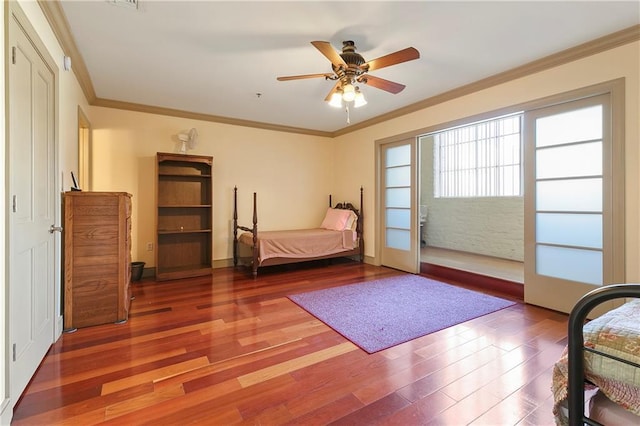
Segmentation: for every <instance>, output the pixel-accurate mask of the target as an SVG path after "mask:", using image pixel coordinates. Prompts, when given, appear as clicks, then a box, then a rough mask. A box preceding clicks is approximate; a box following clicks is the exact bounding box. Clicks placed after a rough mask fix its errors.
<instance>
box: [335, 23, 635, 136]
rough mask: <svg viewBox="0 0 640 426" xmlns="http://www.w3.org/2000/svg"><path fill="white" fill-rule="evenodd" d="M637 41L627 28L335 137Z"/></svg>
mask: <svg viewBox="0 0 640 426" xmlns="http://www.w3.org/2000/svg"><path fill="white" fill-rule="evenodd" d="M638 40H640V25H634V26H632V27H629V28H625V29H624V30H621V31H617V32H615V33H612V34H609V35H606V36H603V37H600V38H597V39H595V40H592V41H588V42H586V43H583V44H580V45H578V46H574V47H570V48H569V49H566V50H562V51H560V52H557V53H554V54H552V55H549V56H545V57H543V58H540V59H537V60H535V61H532V62H529V63H526V64H524V65H521V66H518V67H516V68H512V69H510V70H507V71H504V72H501V73H499V74H495V75H492V76H490V77H487V78H484V79H482V80H478V81H476V82H473V83H470V84H467V85H464V86H460V87H457V88H455V89H452V90H449V91H447V92H443V93H441V94H438V95H435V96H432V97H430V98H427V99H424V100H422V101H420V102H416V103H414V104H411V105H407V106H406V107H403V108H399V109H396V110H394V111H391V112H389V113H387V114H383V115H380V116H378V117H374V118H372V119H370V120H366V121H362V122H360V123H357V124H355V125H353V126H350V127H347V128H344V129H341V130H338V131H336V132H334V136H340V135H344V134H347V133H350V132H353V131H355V130H359V129H363V128H365V127H369V126H373V125H374V124H379V123H382V122H384V121H388V120H391V119H393V118H398V117H401V116H403V115H407V114H410V113H412V112H416V111H420V110H422V109H425V108H428V107H431V106H434V105H437V104H441V103H443V102H447V101H450V100H453V99H456V98H459V97H462V96H466V95H470V94H472V93H475V92H478V91H480V90H485V89H488V88H490V87H493V86H497V85H500V84H503V83H506V82H509V81H512V80H516V79H518V78H522V77H526V76H528V75H532V74H536V73H538V72H541V71H545V70H548V69H550V68H555V67H558V66H560V65H564V64H567V63H569V62H573V61H576V60H578V59H582V58H586V57H588V56H592V55H595V54H597V53H601V52H604V51H606V50H611V49H613V48H616V47H619V46H623V45H625V44H628V43H633V42H636V41H638Z"/></svg>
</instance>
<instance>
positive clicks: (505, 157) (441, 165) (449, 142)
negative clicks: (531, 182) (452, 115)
mask: <svg viewBox="0 0 640 426" xmlns="http://www.w3.org/2000/svg"><path fill="white" fill-rule="evenodd" d="M521 120H522V114H514V115H509V116H505V117H499V118H495V119H491V120H487V121H482V122H478V123H474V124H469V125H465V126H460V127H455V128H451V129H447V130H443V131H440V132H437V133H433V134H432V136H433V141H434V144H433V146H434V174H435V175H434V185H435V188H434V193H435V196H436V197H442V198H445V197H447V198H453V197H511V196H521V195H522V164H521V157H522V155H521V145H522V137H521V129H522V125H521Z"/></svg>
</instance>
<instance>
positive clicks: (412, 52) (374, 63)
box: [365, 47, 420, 71]
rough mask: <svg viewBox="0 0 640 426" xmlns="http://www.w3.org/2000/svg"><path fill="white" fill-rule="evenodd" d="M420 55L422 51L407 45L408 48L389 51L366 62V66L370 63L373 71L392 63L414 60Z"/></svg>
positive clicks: (370, 69)
mask: <svg viewBox="0 0 640 426" xmlns="http://www.w3.org/2000/svg"><path fill="white" fill-rule="evenodd" d="M419 57H420V52H418V51H417V50H416V49H414V48H413V47H407V48H406V49H402V50H398V51H397V52H394V53H389V54H388V55H385V56H381V57H379V58H377V59H373V60H371V61H368V62H367V63H365V66H366V65H369V68H368V71H373V70H379V69H380V68H384V67H388V66H390V65H395V64H400V63H402V62H407V61H413V60H414V59H418V58H419Z"/></svg>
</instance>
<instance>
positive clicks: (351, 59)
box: [278, 40, 420, 108]
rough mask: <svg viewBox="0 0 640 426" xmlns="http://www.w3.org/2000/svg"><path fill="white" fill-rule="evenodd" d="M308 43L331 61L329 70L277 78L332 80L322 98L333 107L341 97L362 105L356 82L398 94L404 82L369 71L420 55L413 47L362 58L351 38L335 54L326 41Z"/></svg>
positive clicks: (286, 79) (362, 101) (339, 101)
mask: <svg viewBox="0 0 640 426" xmlns="http://www.w3.org/2000/svg"><path fill="white" fill-rule="evenodd" d="M311 44H312V45H313V46H314V47H315V48H316V49H318V50H319V51H320V53H322V54H323V55H324V56H326V57H327V59H329V60H330V61H331V67H332V68H333V73H321V74H304V75H292V76H287V77H278V81H288V80H299V79H305V78H317V77H324V78H325V79H326V80H335V81H336V84H335V85H334V86H333V88H332V89H331V91H330V92H329V94H328V95H327V97H326V98H325V101H328V102H329V104H330V105H332V106H336V107H340V106H342V100H344V101H346V102H351V101H354V106H355V107H356V108H357V107H358V106H362V105H364V104H366V101H365V100H364V96H363V95H362V92H360V88H359V87H357V86H355V85H356V84H357V83H362V84H367V85H369V86H373V87H375V88H378V89H381V90H384V91H387V92H389V93H393V94H396V93H400V92H401V91H402V90H403V89H404V88H405V86H404V84H400V83H396V82H393V81H389V80H385V79H383V78H380V77H375V76H373V75H371V74H369V71H374V70H378V69H381V68H384V67H388V66H391V65H396V64H400V63H402V62H407V61H412V60H414V59H418V58H419V57H420V52H418V51H417V50H416V49H415V48H413V47H408V48H406V49H403V50H399V51H397V52H394V53H390V54H388V55H385V56H381V57H379V58H377V59H373V60H371V61H365V59H364V58H363V57H362V55H360V54H359V53H358V52H356V46H355V43H354V42H353V41H351V40H347V41H343V42H342V53H338V52H337V51H336V50H335V49H334V48H333V47H332V46H331V44H330V43H329V42H327V41H312V42H311Z"/></svg>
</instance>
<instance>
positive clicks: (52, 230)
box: [49, 225, 62, 234]
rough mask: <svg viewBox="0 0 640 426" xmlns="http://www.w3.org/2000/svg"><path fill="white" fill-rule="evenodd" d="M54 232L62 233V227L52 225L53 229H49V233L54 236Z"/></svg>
mask: <svg viewBox="0 0 640 426" xmlns="http://www.w3.org/2000/svg"><path fill="white" fill-rule="evenodd" d="M54 232H62V226H55V225H51V228H49V233H51V234H53V233H54Z"/></svg>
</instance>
